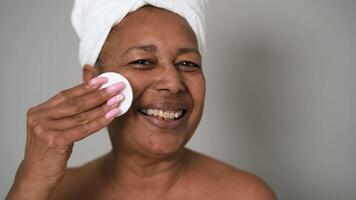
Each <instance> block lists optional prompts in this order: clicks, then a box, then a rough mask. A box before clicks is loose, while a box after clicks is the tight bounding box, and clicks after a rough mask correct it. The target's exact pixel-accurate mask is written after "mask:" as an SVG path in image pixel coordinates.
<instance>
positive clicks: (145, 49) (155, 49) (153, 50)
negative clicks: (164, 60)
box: [124, 44, 157, 54]
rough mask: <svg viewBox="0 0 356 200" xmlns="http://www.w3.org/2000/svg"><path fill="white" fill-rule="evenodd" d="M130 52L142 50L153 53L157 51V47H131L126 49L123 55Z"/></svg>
mask: <svg viewBox="0 0 356 200" xmlns="http://www.w3.org/2000/svg"><path fill="white" fill-rule="evenodd" d="M132 50H143V51H147V52H150V53H153V52H156V51H157V46H156V45H153V44H150V45H139V46H133V47H130V48H128V49H127V50H126V51H125V53H124V54H126V53H127V52H129V51H132Z"/></svg>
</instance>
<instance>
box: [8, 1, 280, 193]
mask: <svg viewBox="0 0 356 200" xmlns="http://www.w3.org/2000/svg"><path fill="white" fill-rule="evenodd" d="M162 27H164V28H162ZM201 65H202V60H201V55H200V49H199V44H198V39H197V35H196V34H195V32H194V31H193V30H192V28H191V26H190V25H189V24H188V23H187V21H186V19H185V18H183V17H181V16H180V15H178V14H175V13H173V12H170V11H168V10H165V9H161V8H156V7H153V6H144V7H141V8H140V9H138V10H137V11H135V12H132V13H130V14H129V15H127V16H126V17H125V18H124V19H123V20H122V21H121V22H120V23H119V24H118V25H117V26H115V27H114V28H113V29H112V30H111V32H110V34H109V36H108V38H107V39H106V41H105V44H104V46H103V47H102V49H101V53H100V56H99V58H98V60H97V65H96V66H88V65H86V66H85V67H83V81H84V83H82V84H80V85H78V86H75V87H73V88H71V89H67V90H64V91H63V92H60V93H59V94H57V95H56V96H54V97H52V98H50V99H49V100H48V101H46V102H44V103H42V104H40V105H38V106H35V107H33V108H31V109H30V110H29V112H28V123H27V131H28V135H27V143H26V153H25V158H24V160H23V162H22V163H21V165H20V167H19V169H18V172H17V175H16V179H15V182H14V184H13V186H12V188H11V190H10V192H9V194H8V197H7V198H8V199H266V200H269V199H275V197H274V195H273V193H272V191H271V190H270V189H269V188H268V186H267V185H266V184H264V183H263V182H262V181H261V180H260V179H258V178H257V177H255V176H253V175H251V174H248V173H246V172H243V171H241V170H238V169H235V168H233V167H231V166H229V165H227V164H224V163H222V162H219V161H217V160H214V159H212V158H209V157H207V156H205V155H202V154H199V153H197V152H193V151H191V150H189V149H187V148H185V147H184V145H185V144H186V143H187V142H188V140H189V139H190V138H191V136H192V134H193V133H194V131H195V129H196V127H197V125H198V123H199V120H200V118H201V115H202V111H203V105H204V96H205V80H204V74H203V71H202V66H201ZM107 71H113V72H118V73H120V74H122V75H124V76H125V77H126V78H127V79H128V80H129V81H130V83H131V85H132V88H133V93H134V98H133V104H132V106H131V108H130V110H129V111H128V112H127V113H126V114H124V115H123V116H120V117H118V118H115V116H117V115H118V112H119V110H118V109H117V106H118V105H119V104H120V101H122V99H123V98H124V97H123V96H122V95H121V94H120V91H121V90H122V89H123V87H125V86H124V85H123V83H118V84H116V85H113V86H111V87H109V88H107V89H99V88H100V86H101V85H102V84H104V83H105V82H106V81H107V80H106V79H105V78H96V77H97V76H98V75H99V74H100V73H103V72H107ZM148 110H151V111H150V112H148ZM151 112H157V113H159V112H161V114H162V113H165V112H168V113H173V115H174V117H173V118H170V117H167V116H165V115H162V116H153V115H151ZM106 126H108V129H109V133H110V139H111V142H112V146H113V149H112V151H111V152H110V153H108V154H107V155H104V156H102V157H100V158H98V159H96V160H94V161H92V162H90V163H88V164H86V165H84V166H81V167H78V168H73V169H66V166H67V161H68V159H69V157H70V155H71V152H72V148H73V145H74V143H75V142H76V141H79V140H82V139H84V138H85V137H87V136H89V135H91V134H93V133H95V132H96V131H98V130H100V129H102V128H104V127H106Z"/></svg>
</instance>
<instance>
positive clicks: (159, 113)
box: [141, 109, 183, 120]
mask: <svg viewBox="0 0 356 200" xmlns="http://www.w3.org/2000/svg"><path fill="white" fill-rule="evenodd" d="M141 112H143V113H145V114H146V115H149V116H152V115H153V116H156V117H159V118H163V119H167V120H173V119H177V118H179V117H180V116H182V114H183V110H178V111H176V112H175V111H164V110H158V109H142V110H141Z"/></svg>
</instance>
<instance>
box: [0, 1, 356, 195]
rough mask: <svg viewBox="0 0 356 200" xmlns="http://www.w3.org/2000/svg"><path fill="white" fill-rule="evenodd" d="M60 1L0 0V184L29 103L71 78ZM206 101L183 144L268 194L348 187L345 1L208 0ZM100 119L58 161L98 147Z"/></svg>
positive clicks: (82, 157)
mask: <svg viewBox="0 0 356 200" xmlns="http://www.w3.org/2000/svg"><path fill="white" fill-rule="evenodd" d="M72 3H73V2H72V1H57V0H56V1H55V0H46V1H44V0H42V1H41V0H30V1H25V0H23V1H19V0H1V1H0V33H1V36H0V61H1V78H0V89H1V93H0V94H1V104H0V109H1V110H0V111H1V115H0V117H1V118H0V119H1V120H0V126H1V134H0V155H1V165H0V167H1V168H0V177H1V180H0V196H5V194H6V192H7V190H8V189H9V187H10V185H11V182H12V181H13V176H14V174H15V172H16V168H17V166H18V164H19V162H20V161H21V159H22V156H23V150H24V144H25V134H26V129H25V114H26V110H27V109H28V108H29V107H30V106H33V105H37V104H39V103H40V102H42V101H44V100H46V99H47V98H49V97H50V96H52V95H54V94H55V93H57V92H58V91H60V90H62V89H64V88H68V87H71V86H72V85H74V84H77V83H79V82H80V81H81V69H80V67H79V64H78V60H77V45H78V40H77V38H76V35H75V34H74V31H73V30H72V28H71V25H70V21H69V19H70V18H69V16H70V12H71V7H72ZM207 32H208V36H207V39H208V51H207V54H206V55H205V68H206V77H207V84H208V92H207V99H206V109H205V113H204V117H203V119H202V122H201V124H200V127H199V129H198V130H197V132H196V135H195V136H194V137H193V139H192V140H191V142H190V143H189V144H188V146H189V147H191V148H193V149H195V150H198V151H200V152H203V153H206V154H208V155H211V156H213V157H215V158H218V159H220V160H223V161H225V162H227V163H230V164H232V165H234V166H236V167H239V168H242V169H245V170H248V171H250V172H253V173H255V174H257V175H259V176H260V177H262V178H263V179H264V180H266V181H267V182H268V183H269V184H270V185H271V187H272V188H273V189H274V191H275V192H276V193H277V195H278V197H279V198H280V199H288V200H299V199H310V200H314V199H323V200H329V199H330V200H336V199H338V200H346V199H347V200H351V199H355V198H356V192H355V191H356V156H355V154H356V147H355V146H356V144H355V143H356V135H355V132H356V93H355V89H356V1H355V0H353V1H351V0H350V1H347V0H338V1H336V0H313V1H301V0H299V1H297V0H295V1H290V0H283V1H277V0H268V1H266V0H239V1H228V0H224V1H223V0H219V1H212V2H211V7H210V9H209V13H208V31H207ZM109 149H110V145H109V140H108V137H107V134H106V131H102V132H100V133H98V134H95V135H93V136H91V137H89V138H88V139H86V140H84V141H82V142H79V143H78V144H77V145H76V148H75V151H74V153H73V155H72V158H71V160H70V165H72V166H73V165H79V164H82V163H85V162H86V161H88V160H90V159H93V158H95V157H96V156H98V155H100V154H103V153H105V152H107V151H109Z"/></svg>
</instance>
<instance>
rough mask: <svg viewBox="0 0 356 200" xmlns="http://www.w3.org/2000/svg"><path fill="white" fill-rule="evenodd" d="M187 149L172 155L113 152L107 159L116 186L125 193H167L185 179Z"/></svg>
mask: <svg viewBox="0 0 356 200" xmlns="http://www.w3.org/2000/svg"><path fill="white" fill-rule="evenodd" d="M185 154H186V149H182V150H181V151H179V152H177V153H175V154H174V155H170V156H150V155H143V154H140V153H137V152H136V153H134V152H132V153H128V152H122V151H120V150H118V149H117V150H116V151H115V150H113V151H112V152H111V153H110V154H109V156H108V157H107V162H108V165H107V166H110V169H109V170H108V171H109V172H110V174H109V175H110V176H109V177H111V180H112V182H113V183H114V187H118V188H120V189H123V190H125V191H135V190H139V191H140V192H144V191H148V192H153V191H156V192H164V191H168V190H169V189H171V188H172V187H173V186H174V185H175V183H176V182H177V180H178V179H179V178H180V177H181V176H182V174H183V171H184V169H185V166H186V161H185V159H184V158H185V156H184V155H185Z"/></svg>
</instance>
